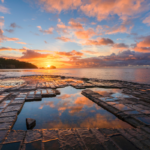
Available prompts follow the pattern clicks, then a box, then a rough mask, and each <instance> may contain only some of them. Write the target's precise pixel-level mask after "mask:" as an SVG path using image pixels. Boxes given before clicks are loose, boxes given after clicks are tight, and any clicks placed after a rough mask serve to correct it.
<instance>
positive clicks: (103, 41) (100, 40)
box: [82, 38, 114, 46]
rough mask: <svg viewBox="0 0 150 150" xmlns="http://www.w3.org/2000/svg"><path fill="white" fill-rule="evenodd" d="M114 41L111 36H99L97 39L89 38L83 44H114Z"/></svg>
mask: <svg viewBox="0 0 150 150" xmlns="http://www.w3.org/2000/svg"><path fill="white" fill-rule="evenodd" d="M112 44H114V42H113V41H112V40H111V39H109V38H97V39H96V40H87V41H86V42H85V43H82V45H97V46H101V45H112Z"/></svg>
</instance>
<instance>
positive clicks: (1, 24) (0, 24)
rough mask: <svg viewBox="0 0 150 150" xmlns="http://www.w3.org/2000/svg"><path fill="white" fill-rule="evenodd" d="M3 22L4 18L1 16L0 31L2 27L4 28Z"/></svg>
mask: <svg viewBox="0 0 150 150" xmlns="http://www.w3.org/2000/svg"><path fill="white" fill-rule="evenodd" d="M4 22H5V20H4V17H3V16H0V28H1V29H2V28H3V26H4Z"/></svg>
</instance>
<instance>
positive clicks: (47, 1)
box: [38, 0, 81, 13]
mask: <svg viewBox="0 0 150 150" xmlns="http://www.w3.org/2000/svg"><path fill="white" fill-rule="evenodd" d="M38 4H39V5H40V6H41V7H42V9H44V10H45V11H47V12H58V13H60V12H61V11H62V10H71V9H76V8H77V7H78V6H80V5H81V0H69V1H68V0H57V1H55V0H38Z"/></svg>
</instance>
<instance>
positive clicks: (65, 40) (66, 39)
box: [56, 36, 71, 42]
mask: <svg viewBox="0 0 150 150" xmlns="http://www.w3.org/2000/svg"><path fill="white" fill-rule="evenodd" d="M56 39H58V40H61V41H63V42H69V41H71V39H69V38H67V37H64V36H62V37H57V38H56Z"/></svg>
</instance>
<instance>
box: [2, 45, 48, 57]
mask: <svg viewBox="0 0 150 150" xmlns="http://www.w3.org/2000/svg"><path fill="white" fill-rule="evenodd" d="M27 50H29V51H34V52H38V53H50V51H49V50H38V49H29V48H27V47H23V48H20V49H17V48H11V47H1V48H0V51H19V52H26V51H27ZM47 55H48V54H47Z"/></svg>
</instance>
